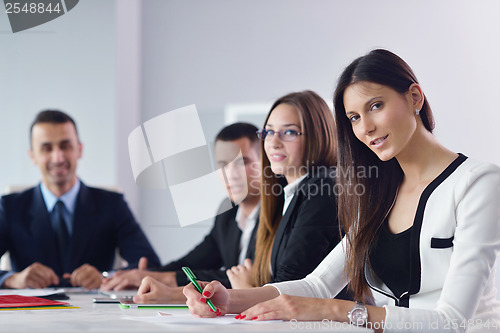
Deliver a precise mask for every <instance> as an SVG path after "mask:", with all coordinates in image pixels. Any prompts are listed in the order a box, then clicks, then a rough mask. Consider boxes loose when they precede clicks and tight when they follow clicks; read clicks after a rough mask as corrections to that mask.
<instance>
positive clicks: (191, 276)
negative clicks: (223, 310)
mask: <svg viewBox="0 0 500 333" xmlns="http://www.w3.org/2000/svg"><path fill="white" fill-rule="evenodd" d="M182 271H183V272H184V273H186V276H187V277H188V279H189V281H191V282H192V283H193V284H194V286H195V287H196V289H198V291H199V292H200V294H203V289H201V287H200V285H199V284H198V282H196V276H195V275H194V273H193V271H192V270H191V269H190V268H189V267H182ZM207 304H208V306H209V307H210V309H212V311H213V312H217V309H216V308H215V305H214V303H212V301H211V300H209V299H207Z"/></svg>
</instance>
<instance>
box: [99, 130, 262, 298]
mask: <svg viewBox="0 0 500 333" xmlns="http://www.w3.org/2000/svg"><path fill="white" fill-rule="evenodd" d="M256 131H257V128H256V127H255V126H253V125H251V124H247V123H235V124H232V125H229V126H227V127H225V128H223V129H222V130H221V131H220V132H219V134H218V135H217V137H216V142H215V160H216V163H217V168H218V170H219V172H221V180H222V181H223V183H224V184H225V186H226V189H227V191H228V194H229V197H230V198H231V201H232V202H233V203H239V204H238V205H237V206H235V207H233V208H231V209H229V210H226V211H224V208H225V207H228V206H227V205H228V204H229V202H225V203H223V204H222V205H221V210H222V211H224V212H223V213H221V214H219V215H218V216H217V217H216V218H215V223H214V226H213V228H212V230H211V231H210V233H209V234H208V235H207V236H206V237H205V239H204V240H203V241H202V242H201V243H200V244H198V245H197V246H196V247H195V248H194V249H193V250H192V251H191V252H189V253H188V254H187V255H185V256H184V257H182V258H180V259H179V260H176V261H173V262H171V263H169V264H167V265H164V266H162V267H156V268H153V269H152V270H146V267H145V265H146V262H145V261H143V262H142V263H141V265H140V266H139V269H135V270H129V271H121V272H117V273H116V274H115V276H114V277H113V278H112V279H110V280H108V281H106V282H104V283H103V285H102V286H101V289H103V290H111V289H114V290H120V289H125V288H129V287H138V286H139V285H140V284H141V281H142V280H143V278H144V277H146V276H148V277H152V278H153V279H154V280H155V282H153V283H155V284H157V285H158V286H160V287H162V286H164V289H165V293H163V296H164V299H162V301H166V302H174V301H182V300H184V296H183V295H182V290H181V289H177V288H172V287H177V286H184V285H186V284H188V283H189V280H188V279H187V277H186V275H185V274H184V273H183V272H182V271H181V267H183V266H188V267H190V268H191V269H192V270H193V272H194V274H195V275H196V277H197V278H198V279H201V280H206V281H211V280H214V279H217V280H219V281H221V282H222V283H223V284H225V285H226V286H227V287H230V283H229V279H228V277H227V275H226V271H225V269H229V268H231V267H232V266H235V265H238V264H244V263H249V262H250V261H249V260H248V259H251V260H253V256H254V251H255V233H256V231H257V227H256V224H257V220H258V213H259V208H260V205H259V202H260V146H259V143H258V138H257V135H256ZM240 151H241V155H240V156H238V153H239V152H240ZM222 171H224V172H225V176H224V175H222ZM246 259H247V260H246ZM142 264H144V266H142ZM153 279H149V280H148V279H145V280H146V282H143V285H144V286H141V289H143V290H146V289H147V288H146V286H145V285H147V284H148V283H149V282H151V281H152V280H153ZM148 281H149V282H148ZM156 281H159V282H156ZM141 289H140V290H141ZM146 292H147V291H146ZM167 295H170V296H167ZM147 301H153V299H148V300H147ZM156 301H159V300H156Z"/></svg>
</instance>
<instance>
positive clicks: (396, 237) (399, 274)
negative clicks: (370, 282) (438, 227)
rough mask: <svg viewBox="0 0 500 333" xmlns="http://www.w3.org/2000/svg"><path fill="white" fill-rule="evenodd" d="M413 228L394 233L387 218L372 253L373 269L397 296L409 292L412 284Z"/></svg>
mask: <svg viewBox="0 0 500 333" xmlns="http://www.w3.org/2000/svg"><path fill="white" fill-rule="evenodd" d="M412 228H413V227H410V228H409V229H406V230H405V231H403V232H400V233H398V234H393V233H392V232H391V231H390V230H389V226H388V221H387V219H386V220H385V221H384V224H383V226H382V228H381V231H380V235H379V237H378V240H377V242H376V244H375V246H374V247H373V249H372V252H371V254H370V264H371V267H372V269H373V271H374V272H375V274H376V275H377V276H378V277H379V278H380V279H381V280H382V281H384V283H385V284H386V285H387V287H389V289H391V291H392V292H393V293H394V295H396V296H397V297H401V295H403V294H404V293H406V292H408V289H409V286H410V243H411V230H412Z"/></svg>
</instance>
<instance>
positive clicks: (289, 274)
mask: <svg viewBox="0 0 500 333" xmlns="http://www.w3.org/2000/svg"><path fill="white" fill-rule="evenodd" d="M320 171H322V170H321V169H314V170H312V171H311V172H310V173H309V175H308V176H307V177H306V178H304V180H302V182H301V183H300V184H299V187H298V189H297V192H296V193H295V195H294V196H293V198H292V201H291V202H290V205H289V206H288V208H287V210H286V212H285V215H283V217H282V218H281V221H280V224H279V226H278V229H277V231H276V236H275V238H274V243H273V248H272V252H271V267H272V280H271V282H280V281H289V280H297V279H301V278H303V277H305V276H306V275H307V274H309V273H311V272H312V271H313V270H314V269H315V268H316V266H318V264H319V263H320V262H321V261H322V260H323V258H324V257H326V255H327V254H328V253H330V251H331V250H332V249H333V248H334V247H335V245H337V243H338V242H339V241H340V234H339V223H338V218H337V204H336V198H335V194H334V188H335V187H334V185H335V181H334V175H327V174H326V172H320Z"/></svg>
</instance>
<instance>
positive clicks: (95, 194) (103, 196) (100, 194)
mask: <svg viewBox="0 0 500 333" xmlns="http://www.w3.org/2000/svg"><path fill="white" fill-rule="evenodd" d="M80 192H81V194H82V195H84V196H90V197H92V198H97V199H99V200H123V194H122V193H120V192H116V191H112V190H108V189H104V188H99V187H92V186H87V185H85V184H83V183H82V184H81V188H80Z"/></svg>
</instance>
